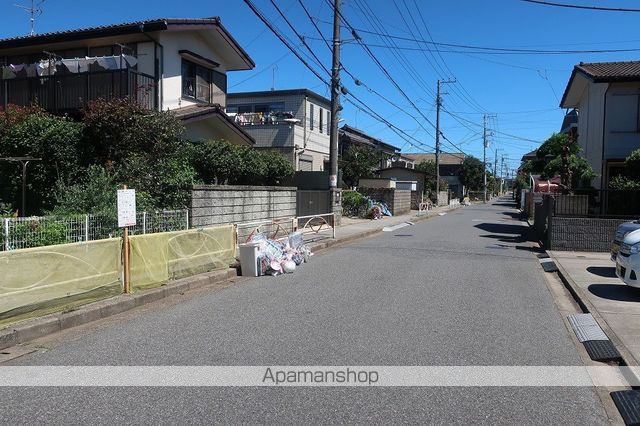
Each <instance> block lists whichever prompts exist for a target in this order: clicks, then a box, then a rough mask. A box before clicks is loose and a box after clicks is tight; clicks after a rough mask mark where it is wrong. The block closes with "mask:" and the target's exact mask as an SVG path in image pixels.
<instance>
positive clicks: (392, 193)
mask: <svg viewBox="0 0 640 426" xmlns="http://www.w3.org/2000/svg"><path fill="white" fill-rule="evenodd" d="M358 192H360V193H361V194H363V195H366V196H368V197H371V198H372V199H374V200H376V201H383V202H384V203H385V204H386V205H387V207H389V210H391V213H392V214H393V215H394V216H397V215H401V214H405V213H409V212H410V211H411V191H410V190H408V189H390V188H362V187H360V188H358Z"/></svg>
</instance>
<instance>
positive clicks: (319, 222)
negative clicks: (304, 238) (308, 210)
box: [296, 213, 336, 238]
mask: <svg viewBox="0 0 640 426" xmlns="http://www.w3.org/2000/svg"><path fill="white" fill-rule="evenodd" d="M329 218H330V219H331V224H329V222H328V221H327V219H329ZM301 220H302V221H304V225H302V227H300V221H301ZM296 221H297V225H298V226H297V229H296V230H298V231H302V232H303V233H305V230H309V231H311V232H313V233H315V234H318V233H320V232H322V231H325V230H328V229H331V238H335V237H336V214H335V213H325V214H315V215H309V216H298V217H297V218H296ZM308 233H309V232H308Z"/></svg>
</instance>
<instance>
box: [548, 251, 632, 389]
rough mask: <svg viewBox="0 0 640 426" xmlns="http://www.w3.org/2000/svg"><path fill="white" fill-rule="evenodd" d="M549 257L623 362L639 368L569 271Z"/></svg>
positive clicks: (576, 298)
mask: <svg viewBox="0 0 640 426" xmlns="http://www.w3.org/2000/svg"><path fill="white" fill-rule="evenodd" d="M547 254H548V255H549V257H550V258H551V259H553V261H554V263H555V264H556V266H557V267H558V276H559V277H560V279H561V280H562V282H563V283H564V286H565V287H566V288H567V290H569V292H570V293H571V295H572V296H573V298H574V299H575V300H576V302H578V305H580V308H581V309H582V310H583V311H584V312H585V313H589V314H591V315H592V316H593V318H594V319H595V320H596V322H597V323H598V325H599V326H600V328H601V329H602V331H604V332H605V334H606V335H607V337H609V340H610V341H611V343H612V344H613V346H615V347H616V349H617V350H618V352H620V355H621V356H622V361H623V362H624V364H625V365H627V366H634V367H635V366H638V365H640V363H638V360H637V359H636V358H635V357H634V356H633V353H632V352H631V351H630V350H629V349H628V348H627V347H626V346H625V344H624V343H622V340H620V338H619V337H618V335H617V334H616V332H615V331H613V329H612V328H611V327H609V324H608V323H607V321H606V320H605V319H604V318H603V317H602V316H601V315H600V313H599V312H598V310H597V309H596V308H595V306H593V304H592V303H591V302H590V301H589V299H588V298H587V297H586V295H585V294H584V291H583V290H582V289H581V288H580V287H579V286H578V284H577V283H576V282H575V281H574V280H573V279H572V278H571V276H570V275H569V273H568V272H567V270H566V269H565V268H564V267H563V266H562V265H561V264H560V262H558V261H557V259H556V258H555V257H554V256H553V255H552V254H551V253H548V252H547ZM639 379H640V378H639V377H636V380H639Z"/></svg>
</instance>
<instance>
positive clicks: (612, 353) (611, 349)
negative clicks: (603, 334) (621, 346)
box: [583, 340, 622, 362]
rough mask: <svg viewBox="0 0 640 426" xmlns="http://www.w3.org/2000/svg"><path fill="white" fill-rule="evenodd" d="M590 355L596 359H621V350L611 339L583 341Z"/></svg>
mask: <svg viewBox="0 0 640 426" xmlns="http://www.w3.org/2000/svg"><path fill="white" fill-rule="evenodd" d="M583 344H584V348H585V349H586V350H587V353H588V354H589V357H591V359H592V360H594V361H600V362H607V361H621V360H622V356H621V355H620V352H618V350H617V349H616V347H615V346H613V343H611V341H610V340H588V341H586V342H583Z"/></svg>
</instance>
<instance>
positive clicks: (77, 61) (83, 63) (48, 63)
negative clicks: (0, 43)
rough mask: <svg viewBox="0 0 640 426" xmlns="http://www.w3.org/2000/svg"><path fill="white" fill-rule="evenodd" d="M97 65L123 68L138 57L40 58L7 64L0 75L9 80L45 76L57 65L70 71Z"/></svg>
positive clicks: (1, 69)
mask: <svg viewBox="0 0 640 426" xmlns="http://www.w3.org/2000/svg"><path fill="white" fill-rule="evenodd" d="M94 64H95V65H97V66H99V67H101V68H102V69H103V70H105V71H108V70H125V69H128V68H132V67H135V66H136V65H137V64H138V59H137V58H135V57H134V56H130V55H124V54H123V55H114V56H94V57H89V56H85V57H84V58H66V59H57V60H46V59H43V60H40V61H38V62H36V63H33V64H9V65H5V66H2V67H0V77H1V78H2V79H3V80H10V79H14V78H17V77H46V76H51V75H54V74H55V73H56V71H58V68H57V67H59V66H64V67H65V68H66V69H67V70H68V71H69V72H70V73H73V74H77V73H85V72H89V66H90V65H94Z"/></svg>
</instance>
